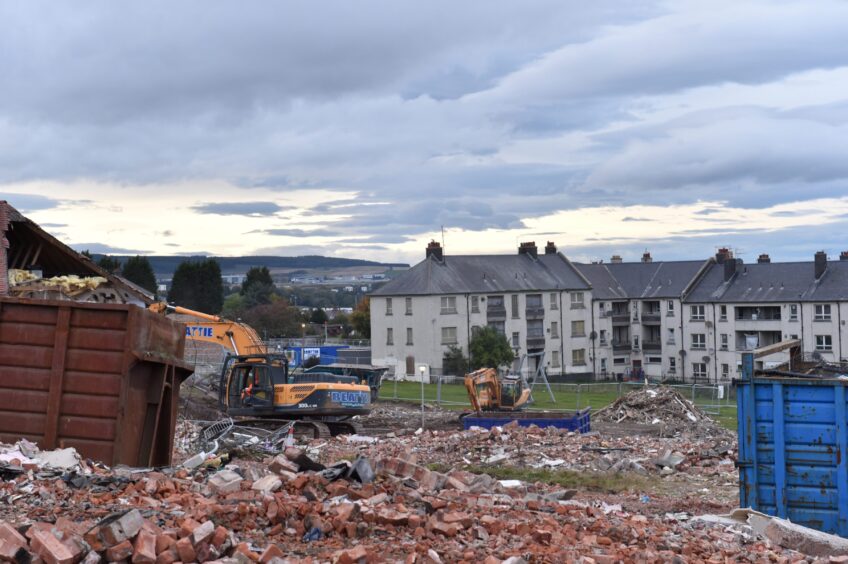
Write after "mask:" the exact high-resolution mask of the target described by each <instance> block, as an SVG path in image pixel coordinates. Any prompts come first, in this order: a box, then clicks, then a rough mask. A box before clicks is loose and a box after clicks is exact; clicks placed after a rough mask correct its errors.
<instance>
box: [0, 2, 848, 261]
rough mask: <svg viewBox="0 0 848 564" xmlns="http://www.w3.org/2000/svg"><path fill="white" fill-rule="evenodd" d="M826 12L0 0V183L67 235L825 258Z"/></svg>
mask: <svg viewBox="0 0 848 564" xmlns="http://www.w3.org/2000/svg"><path fill="white" fill-rule="evenodd" d="M846 24H848V3H845V2H841V1H840V2H812V1H809V0H804V1H799V2H780V1H777V2H775V1H771V2H744V1H739V0H732V1H728V2H720V1H711V2H700V1H698V2H658V3H651V2H624V1H621V0H616V1H613V2H601V1H592V2H586V1H583V0H581V1H573V2H566V1H563V0H550V1H546V0H542V1H533V0H524V1H522V2H515V1H501V0H487V1H486V2H465V3H461V2H455V1H441V0H428V1H426V2H421V1H416V2H411V1H409V2H407V1H401V0H381V1H372V0H357V1H356V2H351V1H349V0H339V1H324V2H305V1H304V2H291V1H290V2H250V3H245V2H224V1H218V2H199V1H198V2H190V1H184V2H165V1H158V0H155V1H148V2H142V3H134V4H133V3H129V4H128V3H118V2H114V1H111V0H104V1H100V2H98V1H87V2H64V3H57V2H49V1H43V2H41V1H32V0H27V1H26V2H20V1H15V0H0V72H2V75H0V76H2V77H3V80H2V87H0V197H3V198H6V199H8V200H9V201H10V202H11V203H12V205H14V206H15V207H17V208H18V209H19V210H21V211H23V212H24V213H26V215H28V216H29V217H30V218H32V219H33V220H35V221H38V222H39V223H41V225H42V226H44V227H45V229H48V230H49V231H50V232H52V233H53V234H55V235H57V236H58V237H60V238H61V239H62V240H63V241H65V242H67V243H69V244H72V245H74V246H75V247H77V248H88V249H91V250H93V251H106V252H121V253H123V252H132V253H136V252H137V253H157V254H177V253H210V254H218V255H242V254H279V255H298V254H324V255H328V256H342V257H354V258H370V259H377V260H393V261H395V260H402V261H406V262H417V261H418V260H420V259H421V258H422V257H423V250H424V246H425V244H426V242H427V241H428V240H429V239H430V238H437V239H441V229H442V228H444V230H445V241H446V246H447V254H451V253H454V254H459V253H471V252H483V253H506V252H514V250H515V247H517V245H518V243H519V241H522V240H536V241H537V243H539V244H540V246H541V244H543V243H544V241H546V240H552V241H555V242H556V243H557V244H558V245H559V248H560V250H562V251H563V252H565V253H566V254H567V255H568V256H569V257H572V258H574V259H576V260H590V259H600V258H608V257H609V256H610V255H611V254H622V255H624V256H625V257H626V258H629V259H638V256H639V255H641V253H642V252H643V251H644V250H645V249H648V250H650V251H651V252H652V253H653V255H654V257H655V259H681V258H700V257H706V256H708V255H710V254H712V253H714V252H715V249H716V247H718V246H725V245H727V246H730V247H732V248H734V249H736V250H737V252H738V253H739V254H740V255H741V256H742V257H744V258H746V259H747V260H752V259H755V258H756V256H757V254H759V253H761V252H768V253H770V254H771V256H772V258H773V259H776V260H811V259H812V256H813V253H814V252H815V251H817V250H819V249H824V250H826V251H828V252H829V253H830V254H831V255H838V252H839V251H840V250H845V249H844V248H846V247H848V239H846V237H845V233H846V231H848V190H846V186H848V183H847V182H846V181H847V179H848V40H846V36H845V34H846Z"/></svg>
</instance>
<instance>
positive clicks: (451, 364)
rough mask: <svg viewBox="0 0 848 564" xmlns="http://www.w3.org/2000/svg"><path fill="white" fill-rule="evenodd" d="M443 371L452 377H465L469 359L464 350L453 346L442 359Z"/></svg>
mask: <svg viewBox="0 0 848 564" xmlns="http://www.w3.org/2000/svg"><path fill="white" fill-rule="evenodd" d="M442 371H443V372H444V373H445V374H448V375H451V376H464V375H465V374H466V373H467V372H468V359H467V358H466V357H465V354H464V353H463V352H462V349H461V348H459V347H458V346H456V345H451V346H449V347H448V350H446V351H445V354H444V356H443V357H442Z"/></svg>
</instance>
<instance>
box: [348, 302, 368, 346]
mask: <svg viewBox="0 0 848 564" xmlns="http://www.w3.org/2000/svg"><path fill="white" fill-rule="evenodd" d="M350 323H351V325H353V330H354V331H356V334H357V335H358V336H360V337H363V338H365V339H370V338H371V300H369V299H368V298H365V299H364V300H362V301H361V302H359V304H358V305H357V306H356V309H355V310H353V313H352V314H350Z"/></svg>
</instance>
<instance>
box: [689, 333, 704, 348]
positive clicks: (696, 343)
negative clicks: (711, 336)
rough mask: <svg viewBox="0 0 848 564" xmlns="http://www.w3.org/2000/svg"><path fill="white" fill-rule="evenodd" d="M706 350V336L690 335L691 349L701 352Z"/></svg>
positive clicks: (701, 334) (699, 334)
mask: <svg viewBox="0 0 848 564" xmlns="http://www.w3.org/2000/svg"><path fill="white" fill-rule="evenodd" d="M706 348H707V336H706V335H704V334H703V333H692V349H694V350H699V351H703V350H706Z"/></svg>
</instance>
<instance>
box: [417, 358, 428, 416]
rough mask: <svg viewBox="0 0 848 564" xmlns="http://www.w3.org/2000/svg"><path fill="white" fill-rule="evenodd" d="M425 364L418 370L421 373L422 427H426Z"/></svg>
mask: <svg viewBox="0 0 848 564" xmlns="http://www.w3.org/2000/svg"><path fill="white" fill-rule="evenodd" d="M425 370H426V369H425V368H424V365H423V364H422V365H421V366H419V367H418V372H419V374H420V375H421V428H422V429H423V428H424V371H425Z"/></svg>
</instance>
